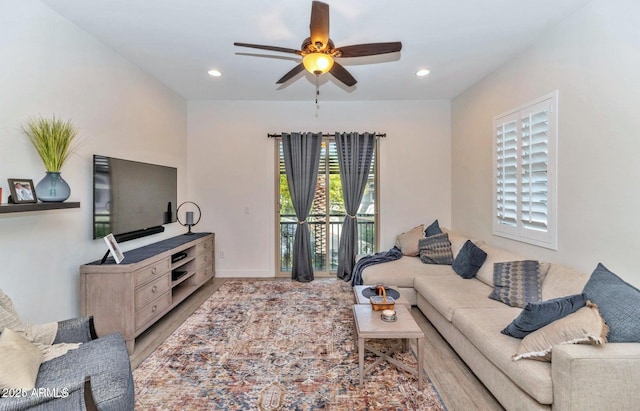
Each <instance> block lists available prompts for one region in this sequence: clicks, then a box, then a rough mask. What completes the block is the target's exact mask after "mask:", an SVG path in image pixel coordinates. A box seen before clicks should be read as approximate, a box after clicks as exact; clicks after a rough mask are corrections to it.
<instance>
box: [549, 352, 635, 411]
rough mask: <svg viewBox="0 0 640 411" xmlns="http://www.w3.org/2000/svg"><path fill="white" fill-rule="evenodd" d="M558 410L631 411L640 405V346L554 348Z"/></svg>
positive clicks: (554, 382) (553, 371)
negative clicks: (639, 386) (639, 382)
mask: <svg viewBox="0 0 640 411" xmlns="http://www.w3.org/2000/svg"><path fill="white" fill-rule="evenodd" d="M551 374H552V377H553V409H554V410H563V411H564V410H575V411H577V410H587V409H589V410H603V409H610V410H630V409H635V407H637V406H638V404H639V403H640V390H638V381H640V343H609V344H606V345H605V346H604V347H598V346H593V345H581V344H576V345H572V344H566V345H558V346H554V347H553V360H552V362H551Z"/></svg>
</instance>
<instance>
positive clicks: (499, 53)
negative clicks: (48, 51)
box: [42, 0, 589, 100]
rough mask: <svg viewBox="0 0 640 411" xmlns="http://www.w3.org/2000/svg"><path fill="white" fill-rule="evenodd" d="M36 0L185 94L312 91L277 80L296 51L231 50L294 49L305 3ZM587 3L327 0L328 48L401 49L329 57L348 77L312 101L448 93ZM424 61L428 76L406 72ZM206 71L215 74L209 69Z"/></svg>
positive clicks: (308, 79)
mask: <svg viewBox="0 0 640 411" xmlns="http://www.w3.org/2000/svg"><path fill="white" fill-rule="evenodd" d="M42 1H43V2H44V3H45V4H47V5H48V6H50V7H51V8H52V9H54V10H55V11H56V12H58V13H60V14H61V15H63V16H64V17H66V18H67V19H69V20H71V21H72V22H74V23H75V24H77V25H78V26H79V27H81V28H82V29H83V30H85V31H87V32H89V33H91V34H93V35H94V36H95V37H96V38H98V39H99V40H100V41H102V42H104V43H105V44H107V45H109V46H110V47H111V48H113V49H114V50H116V51H117V52H118V53H120V54H121V55H123V56H124V57H125V58H126V59H127V60H129V61H131V62H132V63H134V64H135V65H137V66H138V67H140V68H142V69H143V70H145V71H146V72H148V73H150V74H151V75H152V76H154V77H155V78H157V79H158V80H160V81H161V82H162V83H164V84H166V85H167V86H169V87H170V88H172V89H173V90H175V91H176V92H178V93H179V94H180V95H182V96H183V97H184V98H185V99H187V100H198V99H207V100H310V99H313V98H314V95H315V80H314V77H313V76H312V75H310V74H306V73H305V74H300V75H298V76H296V77H294V78H293V79H292V80H291V81H289V82H287V83H286V84H284V85H283V86H279V85H276V84H275V82H276V81H277V80H278V79H279V78H280V77H282V76H283V75H284V74H285V73H286V72H288V71H289V70H290V69H291V68H293V67H294V66H295V65H296V64H297V63H298V62H299V60H298V56H296V55H293V54H283V53H274V52H268V51H261V50H256V49H248V48H241V47H235V46H233V42H234V41H237V42H244V43H254V44H265V45H273V46H280V47H287V48H293V49H299V48H300V45H301V43H302V40H304V39H305V38H306V37H308V36H309V17H310V13H311V0H270V1H264V0H244V1H242V0H42ZM588 1H589V0H325V2H327V3H328V4H329V6H330V36H331V39H332V40H333V42H334V43H335V45H336V46H346V45H352V44H359V43H373V42H387V41H401V42H402V44H403V49H402V51H401V52H400V53H394V54H392V55H386V56H376V57H360V58H350V59H340V60H338V61H339V62H340V63H341V64H343V65H344V66H345V67H346V68H347V69H348V70H349V72H350V73H351V74H352V75H353V76H354V77H355V78H356V80H357V81H358V84H356V85H355V86H354V87H351V88H347V87H345V86H343V85H342V84H341V83H340V82H338V81H337V80H335V79H333V78H332V77H331V76H330V75H323V76H322V77H321V81H320V99H321V100H393V99H450V98H452V97H455V96H456V95H457V94H458V93H460V92H461V91H463V90H465V89H466V88H467V87H469V86H470V85H472V84H474V83H475V82H477V81H478V80H480V79H481V78H483V77H484V76H486V75H487V74H489V73H490V72H492V71H493V70H495V69H496V68H497V67H499V66H500V65H502V64H503V63H505V62H506V61H508V60H509V59H511V58H513V57H514V56H515V55H517V54H518V53H519V52H521V51H522V50H524V49H526V48H527V47H529V46H530V45H531V44H532V43H533V42H534V41H535V40H536V39H537V38H539V37H540V36H541V35H543V34H544V32H545V31H547V30H548V29H550V28H551V27H552V26H553V25H554V24H557V23H558V22H559V21H560V20H562V19H563V18H564V17H566V16H567V15H569V14H571V13H572V12H574V11H575V10H577V9H578V8H579V7H582V6H583V5H584V4H586V3H588ZM247 54H251V55H247ZM255 55H261V56H271V57H255ZM367 63H373V64H367ZM423 67H425V68H428V69H430V70H431V74H429V75H428V76H427V77H424V78H418V77H416V76H415V72H416V70H418V69H419V68H423ZM212 68H216V69H218V70H220V71H221V72H222V73H223V76H222V77H219V78H213V77H211V76H209V75H208V74H207V71H208V70H210V69H212Z"/></svg>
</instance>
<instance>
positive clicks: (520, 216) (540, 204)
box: [493, 91, 558, 250]
mask: <svg viewBox="0 0 640 411" xmlns="http://www.w3.org/2000/svg"><path fill="white" fill-rule="evenodd" d="M557 102H558V93H557V91H556V92H554V93H552V94H550V95H547V96H545V97H542V98H540V99H538V100H536V101H534V102H531V103H528V104H526V105H523V106H521V107H518V108H516V109H514V110H510V111H509V112H507V113H504V114H501V115H499V116H496V117H494V119H493V130H494V139H493V141H494V160H495V161H494V216H493V232H494V234H496V235H499V236H503V237H508V238H511V239H514V240H519V241H524V242H527V243H530V244H535V245H539V246H542V247H547V248H551V249H554V250H555V249H557V216H556V184H555V180H556V173H555V170H556V145H557V113H558V110H557Z"/></svg>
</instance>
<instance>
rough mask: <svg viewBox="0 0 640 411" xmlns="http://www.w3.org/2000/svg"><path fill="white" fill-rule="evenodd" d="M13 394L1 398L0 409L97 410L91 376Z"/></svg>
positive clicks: (43, 410) (3, 410)
mask: <svg viewBox="0 0 640 411" xmlns="http://www.w3.org/2000/svg"><path fill="white" fill-rule="evenodd" d="M11 394H13V396H9V397H3V398H0V411H22V410H29V411H57V410H87V411H94V410H97V407H96V404H95V402H94V399H93V395H92V393H91V381H90V379H89V377H87V378H86V379H85V380H84V381H79V382H76V383H73V384H68V385H65V386H61V387H56V388H35V389H34V390H22V391H21V392H20V393H18V392H12V393H11Z"/></svg>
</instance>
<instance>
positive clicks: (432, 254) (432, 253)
mask: <svg viewBox="0 0 640 411" xmlns="http://www.w3.org/2000/svg"><path fill="white" fill-rule="evenodd" d="M418 249H419V250H420V261H422V262H423V263H425V264H445V265H451V264H452V263H453V253H452V252H451V242H450V241H449V236H448V235H447V233H442V234H435V235H432V236H429V237H426V238H421V239H420V241H418Z"/></svg>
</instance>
